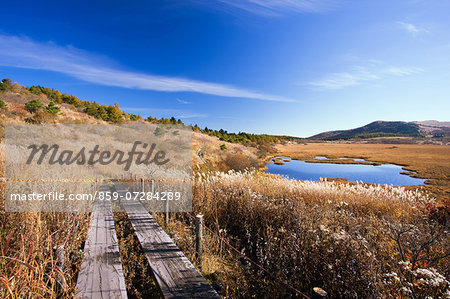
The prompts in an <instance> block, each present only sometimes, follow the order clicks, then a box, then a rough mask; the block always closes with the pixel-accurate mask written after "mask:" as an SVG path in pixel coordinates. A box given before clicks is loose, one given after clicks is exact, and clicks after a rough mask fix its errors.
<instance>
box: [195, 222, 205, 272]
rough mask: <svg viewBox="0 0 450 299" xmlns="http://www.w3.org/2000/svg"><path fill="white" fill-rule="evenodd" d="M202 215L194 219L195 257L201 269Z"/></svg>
mask: <svg viewBox="0 0 450 299" xmlns="http://www.w3.org/2000/svg"><path fill="white" fill-rule="evenodd" d="M202 225H203V215H201V214H199V215H197V216H196V217H195V256H196V258H197V263H198V267H199V269H200V270H201V269H202V261H203V259H202V255H203V247H202V243H203V226H202Z"/></svg>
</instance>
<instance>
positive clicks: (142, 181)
mask: <svg viewBox="0 0 450 299" xmlns="http://www.w3.org/2000/svg"><path fill="white" fill-rule="evenodd" d="M141 192H145V188H144V179H141Z"/></svg>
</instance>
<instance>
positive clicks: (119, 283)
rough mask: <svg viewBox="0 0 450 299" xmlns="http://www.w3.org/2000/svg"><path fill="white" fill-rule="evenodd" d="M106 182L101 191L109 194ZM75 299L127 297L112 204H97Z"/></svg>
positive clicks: (95, 204) (93, 212) (97, 202)
mask: <svg viewBox="0 0 450 299" xmlns="http://www.w3.org/2000/svg"><path fill="white" fill-rule="evenodd" d="M109 189H110V188H109V187H108V185H107V184H106V183H103V184H102V185H101V186H100V191H107V190H108V191H109ZM75 298H127V292H126V288H125V280H124V276H123V271H122V263H121V260H120V254H119V245H118V243H117V235H116V230H115V227H114V218H113V214H112V209H111V203H110V202H109V201H95V203H94V210H93V211H92V217H91V224H90V227H89V231H88V235H87V240H86V244H85V247H84V258H83V263H82V264H81V271H80V273H79V275H78V280H77V291H76V293H75Z"/></svg>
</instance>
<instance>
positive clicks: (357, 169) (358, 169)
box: [266, 157, 425, 186]
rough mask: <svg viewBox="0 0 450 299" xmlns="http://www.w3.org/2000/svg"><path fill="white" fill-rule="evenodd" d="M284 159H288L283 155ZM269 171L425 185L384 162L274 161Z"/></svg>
mask: <svg viewBox="0 0 450 299" xmlns="http://www.w3.org/2000/svg"><path fill="white" fill-rule="evenodd" d="M282 158H283V159H286V158H284V157H282ZM266 166H267V168H268V169H267V171H266V172H267V173H272V174H279V175H282V176H285V177H288V178H290V179H296V180H308V181H320V178H344V179H347V180H349V181H352V182H356V181H361V182H364V183H371V184H380V185H393V186H413V185H423V184H424V182H425V179H418V178H413V177H410V176H409V175H406V174H401V173H400V172H405V170H403V169H402V167H401V166H398V165H393V164H382V165H379V166H374V165H362V164H334V163H308V162H305V161H297V160H291V161H290V162H289V163H285V164H284V165H276V164H274V163H273V162H271V163H269V164H267V165H266Z"/></svg>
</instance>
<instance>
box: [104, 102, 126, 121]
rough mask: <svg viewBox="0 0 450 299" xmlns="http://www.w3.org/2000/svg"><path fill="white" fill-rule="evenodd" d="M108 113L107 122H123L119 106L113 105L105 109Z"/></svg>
mask: <svg viewBox="0 0 450 299" xmlns="http://www.w3.org/2000/svg"><path fill="white" fill-rule="evenodd" d="M106 111H107V113H108V119H107V120H108V121H110V122H119V121H121V120H123V112H122V111H120V108H119V105H117V104H115V105H114V106H112V105H110V106H108V108H106Z"/></svg>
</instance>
